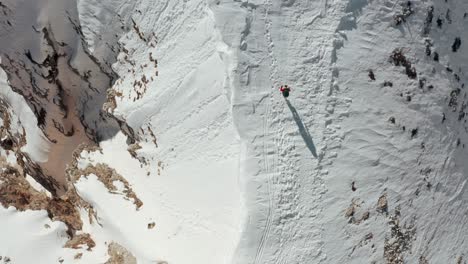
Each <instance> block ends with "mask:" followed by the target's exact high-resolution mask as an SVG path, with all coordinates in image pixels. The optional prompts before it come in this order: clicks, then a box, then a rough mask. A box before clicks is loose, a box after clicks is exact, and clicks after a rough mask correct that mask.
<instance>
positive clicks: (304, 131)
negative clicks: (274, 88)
mask: <svg viewBox="0 0 468 264" xmlns="http://www.w3.org/2000/svg"><path fill="white" fill-rule="evenodd" d="M285 99H286V103H287V104H288V107H289V110H291V113H292V114H293V118H294V121H296V124H297V127H298V128H299V133H300V134H301V136H302V139H304V142H305V143H306V146H307V148H308V149H309V151H310V153H312V155H313V156H314V157H315V158H317V157H318V156H317V150H316V149H315V145H314V141H313V140H312V136H311V135H310V133H309V130H308V129H307V128H306V127H305V126H304V123H302V120H301V117H300V116H299V113H297V110H296V108H294V106H292V105H291V103H290V102H289V100H288V98H285Z"/></svg>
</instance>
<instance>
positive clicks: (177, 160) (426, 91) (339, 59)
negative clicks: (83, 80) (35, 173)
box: [0, 0, 468, 264]
mask: <svg viewBox="0 0 468 264" xmlns="http://www.w3.org/2000/svg"><path fill="white" fill-rule="evenodd" d="M10 2H12V1H7V3H10ZM21 2H25V3H26V2H28V1H21ZM42 2H44V3H45V2H47V1H45V0H44V1H41V3H42ZM69 2H70V3H71V2H72V1H69ZM51 3H52V2H51ZM406 5H407V3H406V1H403V2H401V3H400V2H397V1H389V0H374V1H370V0H320V1H315V0H314V1H311V0H288V1H286V0H282V1H279V0H264V1H263V0H262V1H257V0H253V1H228V0H213V1H211V0H209V1H206V0H191V1H185V0H165V1H156V2H155V1H149V0H141V1H129V0H128V1H127V0H118V1H110V0H101V1H97V0H80V1H77V3H76V12H77V14H78V17H79V19H80V24H81V29H82V32H83V35H84V38H85V41H86V43H87V44H88V46H89V50H90V51H91V52H92V53H93V55H94V56H95V57H96V58H98V59H99V60H100V61H104V62H108V63H109V64H112V69H113V70H114V71H115V73H116V74H117V76H118V79H117V80H116V81H115V83H114V85H113V86H112V87H111V88H110V89H112V90H113V91H116V92H118V93H121V94H122V96H118V97H116V102H117V108H116V109H115V111H114V114H115V115H116V116H118V117H119V118H121V119H124V120H126V121H127V122H128V124H129V125H130V126H131V127H132V128H133V129H134V130H135V132H136V133H137V134H138V137H139V139H140V141H139V145H140V146H141V149H138V150H136V153H137V158H135V157H132V155H131V153H130V152H129V151H128V150H127V148H128V146H127V142H126V139H127V138H126V136H125V135H124V134H123V133H121V132H120V133H117V134H116V135H115V136H114V137H112V138H109V139H106V140H103V141H102V142H100V147H101V148H102V152H99V151H96V152H91V153H89V152H86V151H85V152H83V153H82V154H81V159H80V160H79V167H80V168H85V167H86V166H87V165H89V164H92V165H96V164H98V163H104V164H107V165H108V166H109V167H111V168H113V169H115V170H116V171H117V172H118V173H119V174H120V175H122V176H123V177H124V178H125V179H126V180H127V181H128V182H129V186H130V187H131V188H132V190H133V191H134V192H135V193H136V195H137V197H138V198H139V199H140V200H141V201H142V202H143V206H142V207H141V208H140V209H138V210H136V208H135V205H134V203H133V201H132V200H131V199H127V198H126V197H125V194H124V193H123V192H122V190H123V189H124V186H123V184H122V183H121V182H114V184H115V186H117V191H116V192H112V193H111V192H109V191H108V190H107V189H106V187H105V185H104V184H103V183H102V182H100V181H99V179H98V177H97V176H96V175H93V174H90V175H86V176H83V177H81V178H80V180H79V181H78V182H77V183H76V184H75V188H76V190H77V192H78V194H79V195H80V196H81V197H82V198H83V199H84V200H85V201H87V202H88V203H90V204H91V205H92V206H93V207H94V209H95V210H96V212H97V218H98V219H97V220H98V221H97V222H94V223H92V224H91V223H89V222H88V220H87V219H88V216H87V212H85V211H84V210H83V211H82V212H81V213H82V219H83V222H84V227H83V230H82V231H80V233H81V232H83V233H89V234H91V236H92V237H93V239H94V241H95V242H96V247H95V248H93V249H92V250H91V251H86V250H81V249H80V250H72V249H64V248H63V247H62V246H63V244H64V243H65V242H66V240H67V238H66V234H65V229H66V228H65V226H64V225H63V223H60V222H51V221H50V220H49V219H48V218H47V214H46V213H45V212H43V211H39V212H38V211H25V212H17V211H16V210H15V209H14V208H12V207H10V208H0V232H1V234H2V236H1V237H2V238H0V256H8V257H9V258H11V260H12V263H56V262H58V260H59V259H62V260H64V263H104V262H105V261H106V260H107V259H108V256H107V245H108V244H109V243H111V242H117V243H119V244H120V245H122V246H123V247H125V248H126V249H127V250H129V251H130V252H131V253H132V254H133V255H134V256H135V257H136V258H137V260H138V263H170V264H173V263H175V264H194V263H210V264H211V263H212V264H219V263H236V264H264V263H265V264H266V263H271V264H273V263H275V264H276V263H278V264H290V263H291V264H292V263H298V264H303V263H305V264H308V263H311V264H315V263H420V264H421V263H465V262H466V261H468V244H467V243H468V229H467V223H468V219H467V218H468V191H467V180H468V178H467V175H468V174H467V172H468V167H467V166H468V165H467V162H466V160H467V158H468V155H467V150H466V149H465V144H466V143H467V142H468V132H467V131H468V130H467V127H466V122H465V107H466V104H467V103H466V101H465V99H466V93H465V90H464V89H465V88H464V82H466V80H467V79H466V76H465V73H466V72H467V70H468V66H467V64H466V61H467V59H468V46H467V45H466V43H468V34H467V32H466V30H464V29H465V28H466V27H467V26H468V25H467V23H468V18H467V15H466V12H468V3H466V2H465V1H463V0H449V1H430V0H414V1H411V9H412V12H413V13H412V14H410V15H409V16H408V17H406V18H405V21H404V22H403V23H402V24H401V25H395V17H396V16H398V14H402V12H403V10H404V9H405V6H406ZM431 6H432V7H433V19H432V21H431V22H430V23H429V25H430V27H428V22H427V16H428V12H429V11H430V10H431ZM406 7H407V6H406ZM448 10H449V11H448ZM31 12H35V9H33V8H31ZM48 15H49V16H50V14H48ZM62 15H63V14H62ZM37 17H39V16H37ZM438 19H440V20H441V21H442V24H441V26H440V27H439V26H438V25H437V24H438V21H437V20H438ZM2 21H3V20H2ZM26 22H27V21H26V20H25V21H23V22H22V23H25V25H26V24H27V23H26ZM2 26H5V25H3V24H2ZM25 27H26V26H25ZM425 28H430V30H429V29H428V30H425ZM66 35H67V34H66ZM457 37H459V38H460V40H461V46H460V48H459V49H458V50H457V51H454V50H453V49H452V45H453V43H454V40H455V38H457ZM17 41H20V40H17ZM21 41H27V40H24V39H22V40H21ZM428 42H430V43H431V45H430V47H429V48H430V51H431V54H430V55H427V54H426V52H427V48H426V45H427V43H428ZM116 46H120V47H123V49H120V52H119V53H113V52H110V51H109V49H110V47H116ZM397 48H402V50H403V53H404V55H405V56H406V58H407V59H408V61H409V62H410V63H411V67H414V69H415V72H416V74H417V77H416V78H414V79H413V78H411V77H410V76H408V75H407V71H406V72H405V68H404V67H403V66H397V65H395V64H393V63H392V61H391V60H390V55H391V54H392V52H393V51H394V50H395V49H397ZM435 52H437V54H438V56H439V60H438V61H436V60H434V59H433V58H434V54H435ZM114 55H115V57H112V56H114ZM155 59H156V60H157V63H155V61H154V60H155ZM73 63H75V64H79V63H80V58H78V57H77V58H74V62H73ZM156 64H157V66H155V65H156ZM411 67H410V68H411ZM370 70H372V72H373V73H374V75H375V80H371V79H370V77H369V71H370ZM156 72H157V73H156ZM6 79H7V77H6V75H5V74H4V72H3V71H1V72H0V86H1V95H2V98H7V99H5V100H6V101H7V102H9V104H10V109H11V111H12V112H14V116H15V117H16V118H17V119H18V120H19V121H20V123H18V122H17V123H18V124H19V125H18V127H21V126H23V127H24V128H25V129H26V130H27V131H28V134H27V135H28V144H27V147H26V148H27V152H28V153H31V155H32V157H33V158H34V160H36V161H42V160H43V159H44V157H47V148H46V146H45V143H44V142H45V141H43V139H42V141H41V140H39V139H41V135H42V134H41V132H40V130H39V129H38V128H37V127H35V123H36V121H35V117H34V115H33V113H32V112H31V111H29V110H28V108H27V105H26V104H25V102H24V99H23V98H21V97H18V95H17V94H15V93H13V92H12V91H11V90H9V89H8V83H7V81H6ZM142 80H147V81H148V82H147V83H145V85H144V86H145V87H146V88H145V89H142V88H141V87H142V86H140V85H135V83H136V82H144V81H142ZM390 82H391V85H390V84H389V83H390ZM384 83H385V85H384ZM282 84H288V85H289V86H291V87H292V92H291V96H290V97H289V99H288V100H285V99H284V98H283V96H282V95H281V93H279V91H278V88H279V86H280V85H282ZM457 89H458V90H457ZM22 100H23V101H22ZM18 129H19V128H18ZM2 155H3V152H2ZM29 180H31V179H29ZM34 183H35V182H34ZM35 184H37V183H35ZM36 187H37V186H36ZM0 195H1V194H0ZM384 200H385V201H386V203H385V206H384V207H382V204H380V205H378V202H379V201H380V202H382V201H384ZM379 206H380V207H379ZM350 208H352V210H350ZM152 222H154V223H155V227H154V228H148V224H150V223H152ZM46 223H47V224H48V225H49V226H50V228H47V229H46V228H45V227H44V224H46ZM5 234H6V235H5ZM24 252H28V254H25V253H24ZM78 252H80V253H83V257H82V258H81V259H74V257H73V256H74V255H75V254H76V253H78ZM425 261H427V262H425ZM457 261H458V262H457ZM0 263H1V262H0Z"/></svg>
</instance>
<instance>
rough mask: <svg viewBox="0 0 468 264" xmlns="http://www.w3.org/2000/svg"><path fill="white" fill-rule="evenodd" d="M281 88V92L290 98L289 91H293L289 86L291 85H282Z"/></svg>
mask: <svg viewBox="0 0 468 264" xmlns="http://www.w3.org/2000/svg"><path fill="white" fill-rule="evenodd" d="M279 90H280V92H281V93H283V96H284V97H285V98H288V96H289V92H290V91H291V88H289V86H287V85H281V87H280V89H279Z"/></svg>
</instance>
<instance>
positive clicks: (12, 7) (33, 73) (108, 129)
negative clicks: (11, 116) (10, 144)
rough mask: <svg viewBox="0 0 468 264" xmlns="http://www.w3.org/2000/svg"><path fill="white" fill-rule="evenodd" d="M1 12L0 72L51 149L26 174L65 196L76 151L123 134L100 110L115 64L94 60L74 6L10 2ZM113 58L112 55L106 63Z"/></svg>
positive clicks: (53, 1) (114, 76)
mask: <svg viewBox="0 0 468 264" xmlns="http://www.w3.org/2000/svg"><path fill="white" fill-rule="evenodd" d="M2 9H3V11H4V13H5V14H7V16H5V17H4V18H2V19H4V20H6V21H4V23H7V25H6V26H4V27H2V28H1V29H0V31H1V33H0V34H1V35H2V43H1V48H0V53H1V61H2V63H1V67H2V69H3V70H4V71H5V73H6V74H7V77H8V83H9V86H10V87H11V89H12V90H13V91H14V92H15V93H17V94H19V95H21V96H22V97H23V98H24V100H25V102H26V103H27V106H28V107H29V108H30V109H31V110H32V111H33V113H34V115H35V117H36V119H37V126H38V127H39V128H40V130H41V131H42V135H43V137H44V141H46V142H47V145H48V146H47V148H48V150H47V152H48V153H47V158H46V159H45V160H47V161H38V160H30V161H29V162H32V163H36V164H37V166H29V168H30V169H29V171H28V172H29V173H30V174H31V175H33V177H35V178H36V179H38V180H39V181H42V182H46V181H47V182H51V183H50V184H47V186H46V187H47V189H48V190H49V191H51V192H53V193H57V192H58V193H61V192H63V191H64V189H65V186H66V181H65V173H64V172H65V167H66V165H67V164H68V163H69V162H70V161H71V158H72V156H71V154H72V152H73V151H74V149H76V148H77V146H78V145H79V144H81V143H85V144H97V143H98V142H99V141H100V140H103V139H106V138H109V137H111V136H112V135H114V134H115V133H117V131H119V123H118V122H117V121H116V120H115V119H114V118H113V117H112V116H111V115H109V114H108V113H106V112H104V111H103V110H102V107H103V105H104V103H105V102H106V100H107V90H108V89H110V87H111V86H112V83H113V81H114V80H115V79H116V75H115V73H114V72H113V71H112V69H111V67H110V64H111V63H112V60H107V61H103V60H102V59H101V60H100V59H98V58H96V57H94V55H92V54H91V52H90V50H89V49H88V45H87V43H86V41H85V39H84V35H83V32H82V29H81V24H80V21H79V17H78V14H77V6H76V3H75V1H55V0H47V1H37V2H34V3H32V2H30V1H6V2H3V5H2ZM32 9H36V10H35V11H36V12H31V10H32ZM24 17H28V19H27V20H25V19H24ZM11 40H13V41H11ZM26 40H27V41H26ZM110 45H112V44H110ZM114 45H116V44H115V43H114ZM114 48H115V49H118V48H117V46H116V47H114ZM115 52H116V50H113V49H110V50H109V51H108V53H109V55H107V56H106V59H108V58H107V57H110V56H112V54H114V55H113V56H114V57H115V56H116V55H115ZM15 110H18V109H15ZM120 123H124V122H122V121H120ZM26 133H29V131H26Z"/></svg>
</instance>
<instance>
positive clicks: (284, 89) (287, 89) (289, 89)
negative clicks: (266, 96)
mask: <svg viewBox="0 0 468 264" xmlns="http://www.w3.org/2000/svg"><path fill="white" fill-rule="evenodd" d="M279 90H280V92H285V91H287V92H289V91H291V88H289V87H284V86H281V87H280V89H279Z"/></svg>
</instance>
